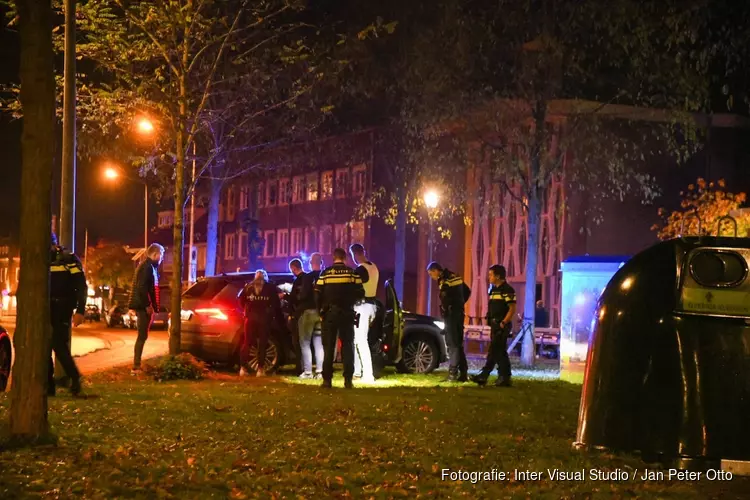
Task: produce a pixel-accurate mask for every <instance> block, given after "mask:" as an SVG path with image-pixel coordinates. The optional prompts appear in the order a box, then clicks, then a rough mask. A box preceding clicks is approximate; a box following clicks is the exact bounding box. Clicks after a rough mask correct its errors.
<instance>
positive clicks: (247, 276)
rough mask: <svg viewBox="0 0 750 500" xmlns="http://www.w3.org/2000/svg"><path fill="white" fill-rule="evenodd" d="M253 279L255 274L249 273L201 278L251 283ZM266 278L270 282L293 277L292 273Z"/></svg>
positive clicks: (276, 274)
mask: <svg viewBox="0 0 750 500" xmlns="http://www.w3.org/2000/svg"><path fill="white" fill-rule="evenodd" d="M254 278H255V272H250V273H222V274H218V275H216V276H210V277H206V278H203V279H205V280H210V279H225V280H229V281H252V280H253V279H254ZM268 278H269V279H270V280H271V281H287V280H293V279H294V275H293V274H292V273H268Z"/></svg>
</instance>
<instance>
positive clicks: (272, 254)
mask: <svg viewBox="0 0 750 500" xmlns="http://www.w3.org/2000/svg"><path fill="white" fill-rule="evenodd" d="M271 237H273V245H269V244H268V242H269V240H270V239H271ZM263 239H264V240H265V245H264V246H263V257H264V258H266V259H272V258H274V257H275V255H276V231H275V230H273V229H268V230H266V231H263ZM269 250H270V251H269Z"/></svg>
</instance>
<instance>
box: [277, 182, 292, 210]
mask: <svg viewBox="0 0 750 500" xmlns="http://www.w3.org/2000/svg"><path fill="white" fill-rule="evenodd" d="M289 191H290V189H289V179H288V178H287V179H281V180H280V181H279V206H281V205H289V194H290V193H289Z"/></svg>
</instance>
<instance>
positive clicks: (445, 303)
mask: <svg viewBox="0 0 750 500" xmlns="http://www.w3.org/2000/svg"><path fill="white" fill-rule="evenodd" d="M427 272H428V273H429V275H430V277H431V278H432V279H433V280H435V281H437V282H438V288H440V312H442V314H443V320H444V322H445V344H446V346H447V347H448V358H449V364H448V378H447V379H446V382H466V381H468V380H469V378H468V370H469V366H468V363H467V362H466V353H465V352H464V304H466V301H467V300H469V297H470V296H471V288H469V287H468V285H466V283H464V280H463V279H462V278H461V276H459V275H457V274H456V273H454V272H452V271H449V270H448V269H443V266H441V265H440V264H438V263H437V262H431V263H430V265H429V266H427Z"/></svg>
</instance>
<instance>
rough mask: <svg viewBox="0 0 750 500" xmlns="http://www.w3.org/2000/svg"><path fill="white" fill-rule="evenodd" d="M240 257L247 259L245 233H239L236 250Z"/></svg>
mask: <svg viewBox="0 0 750 500" xmlns="http://www.w3.org/2000/svg"><path fill="white" fill-rule="evenodd" d="M237 255H239V257H240V259H247V233H245V232H242V233H240V247H239V249H238V250H237Z"/></svg>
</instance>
